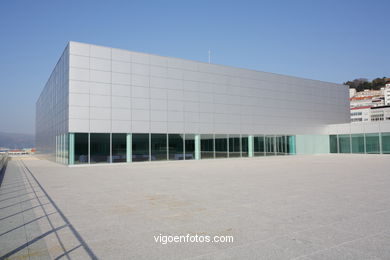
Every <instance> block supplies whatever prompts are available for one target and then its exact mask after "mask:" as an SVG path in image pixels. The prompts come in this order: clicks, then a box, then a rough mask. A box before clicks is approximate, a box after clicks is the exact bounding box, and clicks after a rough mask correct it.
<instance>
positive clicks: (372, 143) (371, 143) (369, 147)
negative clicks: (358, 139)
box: [366, 133, 380, 153]
mask: <svg viewBox="0 0 390 260" xmlns="http://www.w3.org/2000/svg"><path fill="white" fill-rule="evenodd" d="M379 145H380V144H379V134H378V133H375V134H366V152H367V153H380V147H379Z"/></svg>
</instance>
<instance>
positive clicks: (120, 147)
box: [111, 134, 127, 163]
mask: <svg viewBox="0 0 390 260" xmlns="http://www.w3.org/2000/svg"><path fill="white" fill-rule="evenodd" d="M126 137H127V134H112V137H111V138H112V141H111V142H112V162H113V163H116V162H126V147H127V146H126Z"/></svg>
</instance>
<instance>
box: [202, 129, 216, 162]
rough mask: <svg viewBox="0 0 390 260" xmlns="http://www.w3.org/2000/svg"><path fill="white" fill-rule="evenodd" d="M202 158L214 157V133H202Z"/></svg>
mask: <svg viewBox="0 0 390 260" xmlns="http://www.w3.org/2000/svg"><path fill="white" fill-rule="evenodd" d="M200 158H202V159H209V158H214V135H212V134H202V135H200Z"/></svg>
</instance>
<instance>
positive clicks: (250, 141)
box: [248, 135, 254, 157]
mask: <svg viewBox="0 0 390 260" xmlns="http://www.w3.org/2000/svg"><path fill="white" fill-rule="evenodd" d="M253 144H254V138H253V135H248V157H253Z"/></svg>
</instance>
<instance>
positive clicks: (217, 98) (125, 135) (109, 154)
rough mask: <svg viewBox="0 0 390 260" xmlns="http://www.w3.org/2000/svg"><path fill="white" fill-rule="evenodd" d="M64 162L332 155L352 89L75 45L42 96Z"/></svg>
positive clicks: (40, 119)
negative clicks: (335, 128)
mask: <svg viewBox="0 0 390 260" xmlns="http://www.w3.org/2000/svg"><path fill="white" fill-rule="evenodd" d="M36 110H37V111H36V112H37V113H36V145H37V152H38V153H40V154H42V155H45V156H46V157H48V158H51V159H52V160H56V161H57V162H60V163H64V164H70V165H72V164H83V163H91V164H92V163H99V162H102V163H117V162H135V161H154V160H183V159H184V160H190V159H205V158H229V157H251V156H271V155H284V154H295V153H297V154H308V153H329V152H330V149H331V148H330V142H329V140H330V139H329V134H330V132H329V128H328V126H329V125H331V124H343V123H348V122H349V120H350V112H349V90H348V86H344V85H341V84H334V83H329V82H322V81H317V80H310V79H303V78H297V77H291V76H284V75H279V74H273V73H267V72H261V71H254V70H248V69H240V68H233V67H228V66H222V65H216V64H208V63H203V62H197V61H190V60H184V59H177V58H170V57H162V56H158V55H152V54H145V53H138V52H132V51H127V50H121V49H116V48H109V47H102V46H96V45H91V44H85V43H78V42H69V44H68V45H67V46H66V48H65V50H64V52H63V54H62V56H61V58H60V59H59V61H58V63H57V65H56V66H55V68H54V70H53V72H52V74H51V76H50V78H49V80H48V82H47V83H46V85H45V87H44V89H43V91H42V93H41V95H40V97H39V99H38V101H37V103H36Z"/></svg>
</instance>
